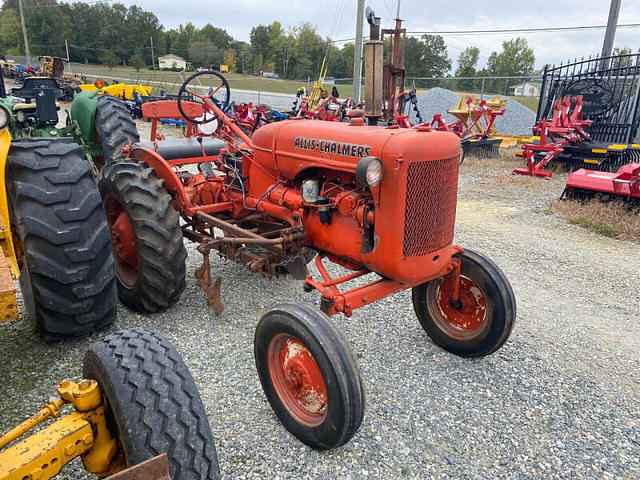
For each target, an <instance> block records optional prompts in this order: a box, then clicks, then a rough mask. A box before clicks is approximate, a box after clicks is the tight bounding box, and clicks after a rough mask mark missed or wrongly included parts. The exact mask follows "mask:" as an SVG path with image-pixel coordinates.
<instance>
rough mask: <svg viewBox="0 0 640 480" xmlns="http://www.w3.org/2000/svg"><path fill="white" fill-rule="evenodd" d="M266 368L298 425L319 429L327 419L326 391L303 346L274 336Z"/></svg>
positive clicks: (309, 354) (287, 338)
mask: <svg viewBox="0 0 640 480" xmlns="http://www.w3.org/2000/svg"><path fill="white" fill-rule="evenodd" d="M267 367H268V370H269V376H270V377H271V383H272V384H273V387H274V389H275V391H276V394H277V395H278V397H279V398H280V401H281V402H282V404H283V405H284V407H285V408H286V409H287V411H288V412H289V414H290V415H291V416H292V417H293V418H294V419H295V420H296V422H298V423H300V424H302V425H305V426H307V427H316V426H318V425H320V424H321V423H322V422H323V421H324V419H325V417H326V415H327V400H328V396H327V387H326V385H325V382H324V377H323V376H322V372H321V371H320V367H319V366H318V364H317V362H316V361H315V359H314V358H313V356H312V355H311V352H309V350H308V349H307V348H306V347H305V346H304V345H303V344H302V342H301V341H300V340H298V339H297V338H295V337H293V336H291V335H288V334H286V333H280V334H278V335H275V336H274V337H273V338H272V339H271V341H270V342H269V347H268V348H267Z"/></svg>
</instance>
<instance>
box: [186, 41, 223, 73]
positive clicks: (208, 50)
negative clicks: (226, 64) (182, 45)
mask: <svg viewBox="0 0 640 480" xmlns="http://www.w3.org/2000/svg"><path fill="white" fill-rule="evenodd" d="M189 57H190V58H191V60H192V61H194V62H196V63H198V64H200V65H204V66H205V67H209V66H210V65H219V64H221V63H222V59H223V54H222V50H220V49H219V48H218V47H216V46H215V45H214V44H213V43H211V42H194V43H193V44H192V45H191V46H190V47H189Z"/></svg>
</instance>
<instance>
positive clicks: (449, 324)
mask: <svg viewBox="0 0 640 480" xmlns="http://www.w3.org/2000/svg"><path fill="white" fill-rule="evenodd" d="M458 258H459V259H460V261H461V267H460V277H459V278H460V285H459V291H460V293H459V300H458V302H454V301H452V293H453V288H454V284H453V282H454V281H455V279H454V277H453V276H445V277H442V278H438V279H435V280H432V281H430V282H427V283H423V284H422V285H418V286H417V287H414V288H413V291H412V297H413V307H414V310H415V312H416V315H417V317H418V320H419V322H420V324H421V325H422V328H424V330H425V331H426V332H427V334H428V335H429V337H431V339H432V340H433V341H434V343H436V344H437V345H439V346H441V347H442V348H444V349H445V350H447V351H449V352H451V353H454V354H456V355H460V356H461V357H482V356H485V355H489V354H491V353H493V352H495V351H496V350H498V349H499V348H500V347H501V346H502V345H503V344H504V343H505V342H506V341H507V339H508V338H509V334H510V333H511V329H512V328H513V324H514V322H515V317H516V300H515V296H514V294H513V290H512V288H511V285H510V284H509V281H508V280H507V278H506V277H505V275H504V273H502V271H501V270H500V269H499V268H498V266H497V265H496V264H495V263H493V262H492V261H491V260H489V259H488V258H486V257H484V256H482V255H480V254H478V253H476V252H473V251H471V250H466V251H465V253H463V254H462V255H458Z"/></svg>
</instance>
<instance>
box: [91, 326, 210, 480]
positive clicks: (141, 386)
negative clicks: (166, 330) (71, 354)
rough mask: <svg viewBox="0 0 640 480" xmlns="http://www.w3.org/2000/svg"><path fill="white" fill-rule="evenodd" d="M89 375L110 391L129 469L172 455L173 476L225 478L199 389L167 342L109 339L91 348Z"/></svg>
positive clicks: (134, 334) (113, 423)
mask: <svg viewBox="0 0 640 480" xmlns="http://www.w3.org/2000/svg"><path fill="white" fill-rule="evenodd" d="M84 377H85V378H87V379H92V380H96V381H97V382H98V384H99V385H100V388H101V389H102V392H103V393H104V396H105V399H106V416H107V424H108V425H109V426H110V428H112V429H113V434H114V436H115V437H116V438H118V439H119V441H120V448H122V450H124V454H125V458H126V460H127V466H129V467H130V466H133V465H137V464H138V463H141V462H143V461H145V460H148V459H150V458H153V457H155V456H157V455H160V454H162V453H166V454H167V457H168V459H169V472H170V474H171V478H176V479H181V480H200V479H206V480H219V479H220V471H219V469H218V458H217V454H216V447H215V442H214V440H213V435H212V434H211V428H210V426H209V421H208V420H207V415H206V412H205V410H204V406H203V405H202V400H201V399H200V394H199V393H198V387H197V386H196V384H195V382H194V380H193V377H192V376H191V373H190V372H189V369H188V367H187V366H186V365H185V363H184V361H183V360H182V357H181V356H180V354H179V353H178V351H177V350H176V349H175V347H174V346H173V345H172V344H171V343H170V342H169V341H168V340H167V339H166V338H164V337H162V336H161V335H159V334H157V333H153V332H148V331H144V330H129V331H124V332H119V333H115V334H113V335H109V336H108V337H106V338H105V339H104V340H102V341H100V342H97V343H94V344H93V345H91V346H90V347H89V349H88V351H87V353H86V355H85V357H84Z"/></svg>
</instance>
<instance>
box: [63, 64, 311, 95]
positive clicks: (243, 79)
mask: <svg viewBox="0 0 640 480" xmlns="http://www.w3.org/2000/svg"><path fill="white" fill-rule="evenodd" d="M69 68H70V69H71V71H72V72H73V73H79V74H81V75H86V76H87V77H89V78H88V80H89V81H93V80H94V79H95V78H97V77H104V78H105V80H108V81H109V83H112V82H111V80H112V79H111V78H110V77H118V78H120V79H122V80H119V81H122V82H125V83H127V82H133V83H142V84H150V85H151V86H154V87H159V86H160V85H159V84H162V85H163V88H164V89H165V90H166V91H167V92H169V93H177V90H178V88H179V87H180V85H181V84H182V82H183V80H184V78H186V77H183V76H182V75H181V74H180V72H173V71H165V70H162V71H157V72H153V71H151V70H148V69H143V70H140V71H139V72H138V71H136V70H135V69H134V68H131V67H114V68H108V67H105V66H103V65H88V64H83V63H71V64H70V66H69ZM190 74H191V72H190V73H188V74H187V76H188V75H190ZM223 75H224V77H225V78H226V79H227V81H228V82H229V86H230V87H231V88H236V89H240V90H252V91H258V90H259V91H261V92H270V93H288V94H291V95H294V94H295V93H296V90H297V89H298V88H300V87H301V86H305V87H306V82H305V83H302V82H300V81H296V80H275V79H272V78H262V77H257V76H255V75H241V74H239V73H224V74H223ZM151 82H155V83H151Z"/></svg>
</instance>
